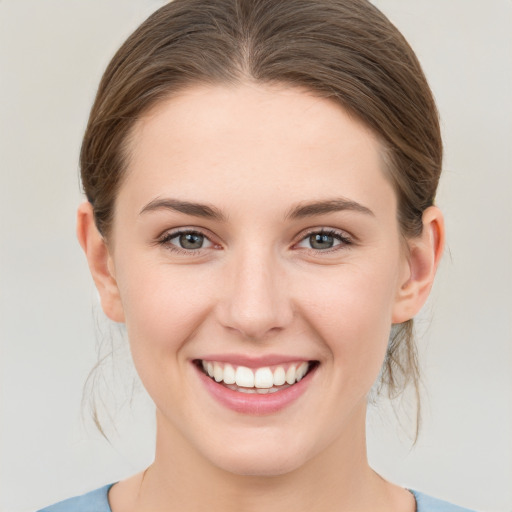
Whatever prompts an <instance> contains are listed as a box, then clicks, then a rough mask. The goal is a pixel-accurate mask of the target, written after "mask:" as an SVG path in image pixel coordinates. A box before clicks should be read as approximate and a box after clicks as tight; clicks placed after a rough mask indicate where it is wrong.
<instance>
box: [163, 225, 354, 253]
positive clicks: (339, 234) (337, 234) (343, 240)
mask: <svg viewBox="0 0 512 512" xmlns="http://www.w3.org/2000/svg"><path fill="white" fill-rule="evenodd" d="M183 235H198V236H200V237H202V238H203V239H204V240H206V241H208V242H209V243H210V244H211V246H212V247H215V245H216V244H215V243H214V242H212V241H211V239H210V237H208V236H207V235H206V234H204V233H203V232H201V231H199V230H195V229H182V230H178V231H173V232H170V233H165V234H164V235H163V236H161V237H160V238H158V240H157V241H156V243H157V244H158V245H161V246H164V247H166V248H167V249H168V250H170V251H172V252H174V253H176V254H183V255H186V256H199V255H201V254H202V253H203V250H205V249H209V248H210V247H199V248H197V249H185V248H183V247H180V246H179V245H176V244H174V243H172V242H171V240H173V239H175V238H178V237H180V236H183ZM313 235H320V236H327V237H332V238H333V239H335V240H337V241H338V242H339V243H338V244H335V245H334V246H333V247H329V248H327V249H314V248H313V247H304V249H306V250H307V251H312V252H314V253H316V254H321V253H324V254H325V253H331V252H334V251H338V250H340V249H343V248H347V246H350V245H352V244H353V240H352V238H351V237H350V236H348V235H347V234H346V233H345V232H343V231H338V230H334V229H324V228H321V229H312V230H310V231H307V232H306V233H302V234H301V235H300V239H299V241H298V242H296V243H294V244H293V247H297V246H299V244H301V243H303V242H305V241H306V240H307V239H308V238H311V237H312V236H313Z"/></svg>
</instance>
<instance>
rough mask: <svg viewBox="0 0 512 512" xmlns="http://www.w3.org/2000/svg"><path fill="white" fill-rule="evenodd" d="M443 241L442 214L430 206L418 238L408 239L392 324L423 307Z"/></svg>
mask: <svg viewBox="0 0 512 512" xmlns="http://www.w3.org/2000/svg"><path fill="white" fill-rule="evenodd" d="M444 241H445V228H444V219H443V214H442V213H441V210H439V208H437V207H436V206H430V207H429V208H427V209H426V210H425V211H424V212H423V231H422V232H421V235H419V236H418V237H415V238H411V239H408V240H407V244H408V246H409V254H408V258H407V263H408V272H407V276H406V277H405V278H404V282H403V283H402V285H401V287H400V289H399V290H398V293H397V297H396V300H395V304H394V308H393V319H392V321H393V323H395V324H399V323H402V322H405V321H407V320H410V319H411V318H413V317H414V316H415V315H416V314H417V313H418V312H419V310H420V309H421V307H422V306H423V304H425V301H426V300H427V298H428V295H429V293H430V289H431V288H432V284H433V283H434V277H435V275H436V270H437V267H438V265H439V261H440V260H441V256H442V254H443V249H444Z"/></svg>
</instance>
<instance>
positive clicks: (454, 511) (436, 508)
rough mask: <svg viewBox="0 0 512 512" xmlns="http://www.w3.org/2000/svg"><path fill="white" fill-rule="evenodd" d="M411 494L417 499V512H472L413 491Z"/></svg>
mask: <svg viewBox="0 0 512 512" xmlns="http://www.w3.org/2000/svg"><path fill="white" fill-rule="evenodd" d="M411 492H412V494H413V495H414V497H415V498H416V512H472V511H471V510H469V509H467V508H463V507H459V506H457V505H453V504H451V503H448V502H447V501H443V500H438V499H437V498H433V497H432V496H428V495H426V494H423V493H421V492H418V491H413V490H411Z"/></svg>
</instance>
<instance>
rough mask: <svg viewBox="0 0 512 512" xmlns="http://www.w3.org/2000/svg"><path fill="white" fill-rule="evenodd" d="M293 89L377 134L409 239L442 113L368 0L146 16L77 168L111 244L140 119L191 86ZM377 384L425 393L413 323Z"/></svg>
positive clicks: (204, 5)
mask: <svg viewBox="0 0 512 512" xmlns="http://www.w3.org/2000/svg"><path fill="white" fill-rule="evenodd" d="M248 80H250V81H255V82H259V83H266V84H271V83H279V84H283V83H284V84H289V85H290V86H297V87H302V88H307V89H308V90H310V91H312V92H314V93H317V94H319V95H321V96H324V97H328V98H331V99H333V100H335V101H337V102H339V103H340V104H341V105H342V106H343V107H344V108H345V109H346V110H347V111H349V112H350V113H352V114H353V115H355V116H356V117H358V118H359V119H361V120H362V121H363V122H364V123H365V124H366V125H367V126H369V127H370V128H371V129H372V130H373V132H374V133H376V134H377V136H378V137H379V138H380V140H381V142H382V145H383V148H384V152H385V157H386V163H387V172H388V174H389V178H390V180H391V182H392V183H393V186H394V187H395V190H396V194H397V198H398V222H399V224H400V227H401V231H402V234H403V235H404V236H405V237H414V236H417V235H419V234H420V233H421V230H422V213H423V211H424V210H425V209H426V208H427V207H428V206H430V205H432V204H433V201H434V196H435V192H436V188H437V184H438V180H439V175H440V172H441V162H442V142H441V136H440V129H439V119H438V113H437V109H436V106H435V102H434V99H433V96H432V93H431V91H430V89H429V87H428V84H427V81H426V79H425V76H424V74H423V72H422V70H421V67H420V64H419V62H418V60H417V58H416V56H415V54H414V52H413V50H412V49H411V47H410V46H409V45H408V43H407V42H406V40H405V39H404V37H403V36H402V35H401V34H400V32H399V31H398V30H397V29H396V28H395V27H394V26H393V25H392V23H391V22H390V21H389V20H388V19H387V18H386V17H385V16H384V15H383V14H382V13H381V12H380V11H379V10H378V9H377V8H376V7H374V6H373V5H372V4H371V3H370V2H368V1H366V0H293V1H290V0H215V1H214V2H212V1H211V0H175V1H173V2H171V3H169V4H167V5H165V6H164V7H162V8H160V9H159V10H158V11H156V12H155V13H154V14H153V15H152V16H150V17H149V18H148V19H147V20H146V21H145V22H144V23H143V24H142V25H141V26H140V27H139V28H138V29H137V30H136V31H135V32H134V33H133V34H132V35H131V36H130V37H129V38H128V39H127V41H126V42H125V43H124V44H123V46H122V47H121V48H120V49H119V51H118V52H117V53H116V55H115V56H114V58H113V59H112V61H111V62H110V64H109V66H108V67H107V69H106V71H105V74H104V76H103V78H102V80H101V83H100V86H99V89H98V93H97V96H96V100H95V102H94V105H93V107H92V111H91V114H90V118H89V123H88V126H87V130H86V132H85V136H84V140H83V145H82V150H81V155H80V167H81V175H82V183H83V186H84V189H85V193H86V195H87V199H88V200H89V201H90V203H91V204H92V205H93V208H94V215H95V222H96V225H97V227H98V229H99V231H100V232H101V233H102V234H103V235H104V236H105V237H107V238H108V234H109V230H110V226H111V223H112V216H113V210H114V203H115V199H116V195H117V191H118V190H119V187H120V184H121V183H122V179H123V173H124V169H125V167H126V158H127V143H128V141H129V134H130V131H131V129H132V128H133V126H134V124H135V123H136V121H137V120H138V119H139V118H140V117H141V116H142V115H143V114H144V113H146V112H147V111H148V109H149V108H151V107H153V106H154V105H155V104H156V103H157V102H159V101H162V100H163V99H164V98H166V97H168V96H169V95H172V94H173V93H175V92H177V91H178V90H179V89H182V88H185V87H187V86H190V85H193V84H209V83H211V84H222V83H226V84H236V83H241V82H243V81H248ZM381 382H382V383H383V384H385V385H386V386H387V387H388V390H389V393H390V395H392V396H394V395H395V394H397V393H398V392H400V391H401V390H402V389H403V388H404V387H405V385H406V384H407V383H408V382H412V383H413V384H414V386H415V389H416V391H417V390H418V367H417V357H416V351H415V345H414V343H413V338H412V320H410V321H408V322H405V323H404V324H400V325H399V326H394V329H393V334H392V337H391V340H390V343H389V347H388V353H387V357H386V361H385V364H384V367H383V371H382V374H381Z"/></svg>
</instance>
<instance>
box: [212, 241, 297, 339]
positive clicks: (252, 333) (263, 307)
mask: <svg viewBox="0 0 512 512" xmlns="http://www.w3.org/2000/svg"><path fill="white" fill-rule="evenodd" d="M277 260H278V258H277V257H276V256H275V255H272V254H271V251H270V250H266V249H263V248H260V249H256V250H255V249H254V247H252V248H248V249H247V250H244V251H240V253H239V254H237V255H233V258H231V261H230V263H229V264H228V265H227V266H226V269H225V270H226V275H225V282H224V286H223V298H222V300H221V301H220V303H219V305H218V318H219V321H220V322H221V324H222V325H224V327H226V328H228V329H231V330H235V331H237V332H238V333H239V334H241V335H242V336H243V337H244V338H246V339H251V340H264V339H266V338H267V337H268V336H270V335H271V334H272V333H277V332H279V331H281V330H283V329H284V328H286V327H287V326H288V325H289V324H290V322H291V321H292V318H293V308H292V301H291V297H290V295H289V289H288V287H287V286H286V277H285V272H284V271H283V269H282V267H281V265H279V262H278V261H277Z"/></svg>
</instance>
